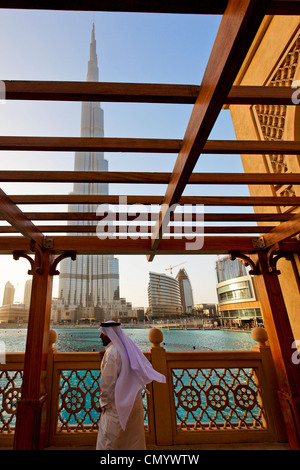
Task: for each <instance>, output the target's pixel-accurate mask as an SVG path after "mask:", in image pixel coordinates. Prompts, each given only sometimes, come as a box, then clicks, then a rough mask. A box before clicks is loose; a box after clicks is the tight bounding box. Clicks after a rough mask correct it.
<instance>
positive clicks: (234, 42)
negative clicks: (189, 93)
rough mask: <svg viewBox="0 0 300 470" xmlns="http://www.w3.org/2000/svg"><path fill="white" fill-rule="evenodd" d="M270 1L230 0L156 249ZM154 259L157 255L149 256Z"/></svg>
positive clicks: (156, 232)
mask: <svg viewBox="0 0 300 470" xmlns="http://www.w3.org/2000/svg"><path fill="white" fill-rule="evenodd" d="M267 5H268V2H265V1H258V0H240V1H239V2H236V1H235V0H229V2H228V4H227V7H226V9H225V12H224V14H223V17H222V20H221V24H220V27H219V30H218V33H217V37H216V39H215V42H214V46H213V49H212V52H211V55H210V58H209V60H208V63H207V67H206V70H205V73H204V77H203V80H202V83H201V87H200V91H199V95H198V97H197V100H196V103H195V105H194V107H193V111H192V114H191V117H190V120H189V123H188V126H187V130H186V133H185V136H184V139H183V144H182V147H181V150H180V152H179V154H178V157H177V160H176V163H175V166H174V169H173V174H172V177H171V181H170V183H169V185H168V187H167V190H166V193H165V197H164V205H163V206H162V210H161V212H160V215H159V218H158V221H157V224H156V227H155V229H154V231H153V241H152V249H153V250H154V251H155V250H156V248H157V246H158V245H159V243H160V239H161V237H162V234H163V230H162V229H163V227H164V225H165V219H166V217H167V216H168V211H169V208H170V207H172V206H173V205H174V204H176V203H178V200H179V198H180V196H181V195H182V193H183V191H184V188H185V186H186V184H187V181H188V180H189V178H190V175H191V173H192V171H193V169H194V166H195V164H196V162H197V160H198V158H199V155H200V154H201V152H202V150H203V148H204V145H205V143H206V140H207V139H208V137H209V134H210V132H211V130H212V128H213V126H214V123H215V121H216V119H217V117H218V115H219V113H220V111H221V109H222V106H223V103H224V100H225V98H226V96H227V95H228V93H229V91H230V89H231V87H232V85H233V82H234V79H235V77H236V75H237V73H238V71H239V68H240V66H241V65H242V63H243V60H244V58H245V56H246V54H247V51H248V48H249V47H250V45H251V43H252V41H253V39H254V37H255V34H256V32H257V30H258V28H259V26H260V24H261V21H262V20H263V17H264V15H265V13H266V6H267ZM148 259H149V260H151V259H153V256H151V257H149V258H148Z"/></svg>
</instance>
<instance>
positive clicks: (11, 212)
mask: <svg viewBox="0 0 300 470" xmlns="http://www.w3.org/2000/svg"><path fill="white" fill-rule="evenodd" d="M0 214H1V215H2V217H3V218H4V219H5V220H6V221H7V222H8V223H10V224H11V225H12V226H13V227H14V228H15V229H16V230H17V231H18V232H20V233H21V234H22V235H24V237H26V238H29V239H30V240H33V241H34V242H36V243H38V245H40V246H43V239H44V235H43V234H42V233H41V232H40V231H39V230H38V229H37V228H36V226H35V225H34V224H33V223H32V222H31V221H30V220H29V219H28V218H27V217H26V216H25V215H24V214H23V212H22V211H21V210H20V209H19V208H18V207H17V206H16V205H15V203H14V202H13V201H12V200H11V198H10V197H8V196H7V194H6V193H5V192H4V191H3V190H2V189H0Z"/></svg>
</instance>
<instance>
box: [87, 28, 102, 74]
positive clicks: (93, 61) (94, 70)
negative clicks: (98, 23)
mask: <svg viewBox="0 0 300 470" xmlns="http://www.w3.org/2000/svg"><path fill="white" fill-rule="evenodd" d="M86 80H87V81H88V82H98V81H99V70H98V64H97V52H96V39H95V23H94V20H93V28H92V33H91V44H90V60H89V62H88V73H87V77H86Z"/></svg>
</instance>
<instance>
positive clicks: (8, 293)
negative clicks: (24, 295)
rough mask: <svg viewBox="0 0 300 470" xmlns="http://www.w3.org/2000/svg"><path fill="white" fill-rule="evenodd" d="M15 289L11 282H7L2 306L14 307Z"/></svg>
mask: <svg viewBox="0 0 300 470" xmlns="http://www.w3.org/2000/svg"><path fill="white" fill-rule="evenodd" d="M14 297H15V288H14V286H13V285H12V283H11V282H10V281H7V283H6V284H5V287H4V293H3V302H2V305H12V304H13V303H14Z"/></svg>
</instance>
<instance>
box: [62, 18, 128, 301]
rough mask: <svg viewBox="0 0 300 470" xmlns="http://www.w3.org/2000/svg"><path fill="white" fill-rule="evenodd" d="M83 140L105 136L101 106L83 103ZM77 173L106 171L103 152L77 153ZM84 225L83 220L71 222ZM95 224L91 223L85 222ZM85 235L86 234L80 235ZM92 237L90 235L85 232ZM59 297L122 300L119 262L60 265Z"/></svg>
mask: <svg viewBox="0 0 300 470" xmlns="http://www.w3.org/2000/svg"><path fill="white" fill-rule="evenodd" d="M87 81H89V82H97V81H99V70H98V64H97V53H96V40H95V27H94V24H93V29H92V35H91V44H90V60H89V62H88V72H87ZM80 135H81V137H103V136H104V115H103V110H102V108H101V106H100V103H95V102H93V103H89V102H83V103H82V107H81V133H80ZM74 169H75V171H107V170H108V162H107V160H106V159H105V158H104V154H103V152H76V153H75V167H74ZM73 188H74V189H73V192H72V194H87V195H88V194H94V195H95V194H108V184H107V183H74V186H73ZM96 210H97V206H96V205H86V204H70V205H69V212H94V213H95V212H96ZM69 223H71V224H82V221H71V222H69ZM84 223H85V224H86V225H93V224H94V223H93V222H92V221H85V222H84ZM80 235H84V234H80ZM85 235H89V233H85ZM58 295H59V298H61V299H62V300H63V302H64V304H65V305H73V306H80V307H88V308H91V307H102V308H104V310H105V306H106V307H107V306H108V305H110V304H111V303H112V302H113V301H114V300H118V299H119V261H118V259H117V258H115V257H114V256H113V255H79V256H77V260H76V261H72V260H71V259H70V258H67V259H65V260H63V261H62V262H61V264H60V277H59V294H58Z"/></svg>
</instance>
